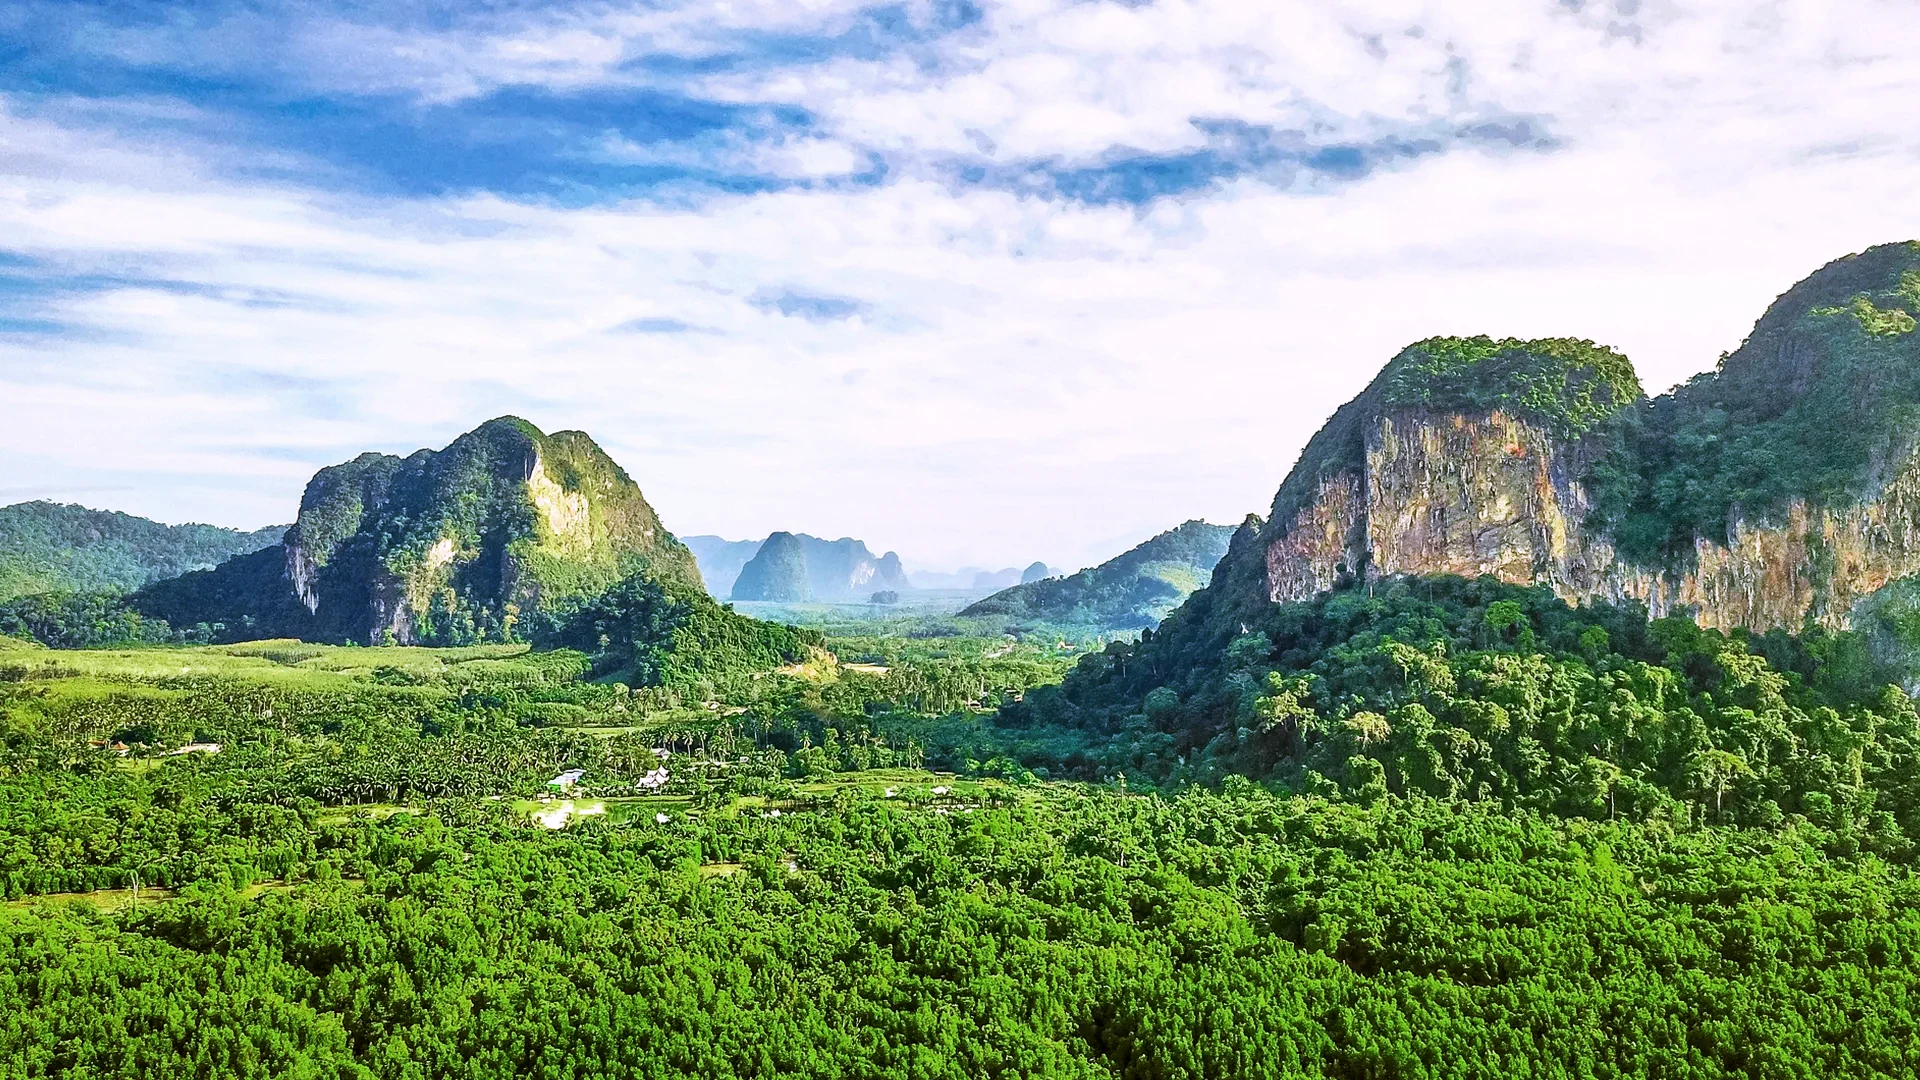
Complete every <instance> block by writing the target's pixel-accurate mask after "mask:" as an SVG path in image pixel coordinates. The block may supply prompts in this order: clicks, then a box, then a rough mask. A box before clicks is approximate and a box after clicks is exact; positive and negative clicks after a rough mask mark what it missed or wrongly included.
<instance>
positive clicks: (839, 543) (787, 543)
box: [730, 532, 913, 604]
mask: <svg viewBox="0 0 1920 1080" xmlns="http://www.w3.org/2000/svg"><path fill="white" fill-rule="evenodd" d="M912 587H913V586H912V585H911V584H910V583H909V582H908V581H907V574H906V571H905V570H904V569H902V568H901V566H900V556H898V555H896V554H894V553H893V552H891V551H889V552H887V553H886V554H885V555H881V556H878V557H876V556H875V555H874V554H873V552H872V551H870V550H868V548H867V545H866V544H865V543H864V542H862V541H859V540H855V539H853V538H851V537H844V536H843V537H841V538H840V539H838V540H822V539H820V538H819V537H816V536H808V535H807V534H806V533H789V532H777V533H774V534H773V535H772V536H769V537H767V538H766V539H765V540H764V541H762V542H761V544H760V547H759V550H757V551H756V552H755V553H754V555H753V557H752V558H751V559H749V560H748V561H747V562H746V563H745V565H743V566H742V567H741V569H740V573H739V575H738V577H736V578H735V580H734V583H733V587H732V589H731V590H730V595H731V596H732V598H733V599H735V600H773V601H781V602H786V603H797V602H806V601H815V602H819V603H842V604H844V603H864V602H865V601H866V600H867V599H868V598H869V597H871V596H872V595H873V594H875V593H877V592H895V593H897V592H901V591H903V590H906V589H910V588H912Z"/></svg>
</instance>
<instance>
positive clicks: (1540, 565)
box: [1262, 409, 1920, 630]
mask: <svg viewBox="0 0 1920 1080" xmlns="http://www.w3.org/2000/svg"><path fill="white" fill-rule="evenodd" d="M1362 438H1363V447H1362V451H1361V455H1360V457H1361V460H1362V462H1363V465H1362V466H1361V467H1360V468H1350V469H1344V470H1341V471H1339V472H1337V473H1335V474H1333V475H1331V476H1326V477H1323V478H1321V479H1320V481H1319V483H1318V485H1317V490H1316V492H1315V493H1314V495H1313V497H1311V498H1309V499H1307V500H1306V501H1305V503H1304V505H1302V506H1301V507H1300V508H1299V509H1298V510H1297V511H1296V512H1295V513H1294V514H1293V515H1292V516H1291V518H1289V519H1287V520H1284V521H1278V520H1277V521H1275V522H1274V523H1273V524H1272V525H1270V526H1269V527H1268V529H1267V530H1266V532H1265V534H1264V535H1263V537H1262V547H1263V551H1264V557H1265V563H1266V567H1265V570H1266V573H1265V582H1266V591H1267V596H1268V598H1269V599H1270V600H1274V601H1291V600H1304V599H1308V598H1311V597H1313V596H1315V595H1317V594H1319V593H1321V592H1324V591H1326V590H1328V589H1332V588H1335V587H1337V586H1340V585H1342V584H1346V583H1351V582H1354V581H1360V580H1364V581H1379V580H1382V579H1385V578H1391V577H1396V576H1402V575H1405V576H1421V575H1438V574H1452V575H1459V576H1462V577H1477V576H1481V575H1492V576H1494V577H1497V578H1499V579H1500V580H1502V581H1507V582H1511V583H1514V584H1521V585H1530V584H1543V585H1546V586H1548V587H1550V588H1552V589H1553V591H1554V592H1555V593H1556V594H1557V595H1559V596H1560V597H1561V598H1563V599H1565V600H1567V601H1568V602H1570V603H1587V602H1594V601H1606V602H1615V603H1618V602H1621V601H1637V602H1640V603H1643V604H1645V605H1646V607H1647V609H1648V611H1649V613H1650V614H1651V615H1653V616H1655V617H1659V616H1664V615H1668V614H1691V615H1692V616H1693V617H1694V618H1695V619H1697V620H1698V621H1699V622H1700V624H1701V625H1703V626H1707V627H1712V628H1717V629H1732V628H1734V627H1751V628H1754V629H1759V630H1766V629H1771V628H1774V627H1784V628H1787V629H1789V630H1799V629H1800V628H1801V627H1803V626H1805V625H1806V624H1807V623H1808V622H1810V621H1811V622H1813V623H1817V624H1819V625H1821V626H1824V627H1826V628H1828V629H1834V630H1838V629H1845V628H1847V627H1848V626H1849V625H1850V624H1851V621H1852V618H1853V615H1854V613H1855V611H1856V609H1857V605H1858V604H1859V603H1860V602H1861V601H1862V600H1864V599H1866V598H1868V597H1870V596H1871V595H1872V594H1874V593H1876V592H1878V591H1879V590H1880V589H1882V588H1884V587H1886V586H1887V585H1888V584H1890V583H1892V582H1895V581H1898V580H1900V579H1902V578H1905V577H1907V576H1909V575H1913V574H1916V573H1920V453H1916V454H1911V455H1909V456H1908V457H1906V458H1905V459H1904V460H1903V461H1902V462H1901V463H1900V464H1899V465H1897V466H1896V467H1894V468H1892V469H1890V470H1888V471H1887V479H1886V481H1885V486H1884V487H1883V488H1882V489H1881V490H1880V491H1879V492H1878V493H1877V494H1876V495H1875V496H1873V497H1871V498H1868V499H1865V500H1861V501H1858V502H1856V503H1854V504H1852V505H1848V506H1843V507H1837V508H1834V507H1828V508H1816V507H1812V506H1810V505H1809V504H1808V502H1807V500H1805V499H1795V500H1792V501H1791V502H1790V503H1789V504H1788V506H1787V508H1786V510H1785V511H1784V512H1783V513H1781V514H1779V515H1777V519H1776V520H1765V519H1758V520H1756V519H1754V518H1750V517H1748V516H1746V515H1744V514H1743V515H1738V516H1735V517H1733V518H1732V519H1731V521H1730V522H1729V524H1728V528H1727V533H1726V538H1725V539H1724V540H1722V539H1720V538H1716V537H1706V536H1699V537H1696V538H1695V541H1694V544H1693V549H1692V551H1691V552H1689V553H1687V555H1686V557H1685V558H1682V559H1679V560H1676V561H1675V564H1674V565H1670V566H1642V565H1636V564H1635V563H1633V562H1631V561H1629V560H1627V559H1625V558H1623V557H1622V556H1621V555H1620V554H1619V552H1618V551H1617V550H1616V548H1615V546H1614V544H1613V542H1612V540H1611V539H1610V537H1609V536H1608V535H1607V533H1606V532H1605V530H1604V528H1602V527H1599V526H1598V525H1596V523H1594V522H1593V521H1592V520H1591V518H1592V512H1593V500H1592V498H1591V493H1590V490H1589V484H1588V482H1587V480H1586V477H1587V476H1588V473H1589V470H1590V468H1591V466H1592V465H1593V463H1594V460H1595V458H1596V457H1597V455H1598V454H1599V453H1600V452H1601V448H1600V447H1599V446H1598V445H1597V444H1596V443H1595V442H1594V441H1592V440H1566V439H1561V438H1557V437H1555V436H1554V435H1551V434H1549V433H1548V432H1546V431H1544V430H1542V429H1541V428H1540V427H1539V426H1538V425H1535V424H1530V423H1528V422H1526V421H1523V420H1519V419H1516V418H1514V417H1511V416H1508V415H1506V414H1504V413H1500V412H1489V413H1481V414H1461V413H1452V412H1433V411H1423V410H1407V409H1401V410H1393V411H1390V412H1387V413H1385V414H1383V415H1380V416H1377V417H1375V418H1373V420H1372V422H1371V423H1369V424H1368V425H1366V426H1365V428H1364V430H1363V432H1362Z"/></svg>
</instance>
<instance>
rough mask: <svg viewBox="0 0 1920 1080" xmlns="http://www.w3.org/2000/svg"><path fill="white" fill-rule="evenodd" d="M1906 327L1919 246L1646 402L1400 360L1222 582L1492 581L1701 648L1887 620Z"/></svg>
mask: <svg viewBox="0 0 1920 1080" xmlns="http://www.w3.org/2000/svg"><path fill="white" fill-rule="evenodd" d="M1915 312H1920V244H1914V243H1903V244H1891V245H1886V246H1882V247H1878V248H1874V249H1872V250H1869V251H1867V252H1864V253H1862V254H1859V255H1853V256H1849V257H1847V258H1844V259H1841V260H1838V261H1836V262H1834V263H1832V264H1830V265H1828V266H1827V267H1825V268H1823V269H1821V270H1820V271H1818V272H1817V273H1815V274H1814V275H1812V276H1811V277H1809V278H1808V279H1807V280H1806V281H1803V282H1801V283H1800V284H1799V285H1796V286H1795V287H1794V288H1793V289H1791V290H1790V291H1788V292H1787V293H1786V294H1785V295H1784V296H1782V297H1780V299H1779V300H1777V301H1776V302H1775V303H1774V304H1773V305H1772V306H1771V307H1770V308H1769V309H1768V310H1767V312H1766V313H1765V314H1764V315H1763V316H1762V318H1761V319H1760V321H1759V323H1758V324H1757V325H1756V326H1755V327H1754V330H1753V333H1752V334H1751V335H1750V336H1749V337H1748V338H1747V340H1746V342H1745V343H1743V344H1742V345H1741V346H1740V348H1739V349H1737V350H1735V351H1734V352H1733V353H1731V354H1729V355H1728V356H1726V357H1725V358H1724V359H1723V360H1722V362H1721V364H1720V365H1719V367H1718V369H1717V370H1715V371H1712V372H1709V373H1707V374H1704V375H1701V376H1699V377H1698V378H1695V379H1694V380H1692V381H1691V382H1689V383H1687V384H1685V385H1684V386H1681V387H1679V388H1677V389H1676V390H1674V391H1673V392H1672V393H1669V394H1665V395H1662V396H1660V397H1658V398H1654V399H1651V400H1649V399H1647V398H1646V397H1645V396H1644V395H1643V394H1642V393H1641V390H1640V386H1639V382H1638V380H1637V379H1636V378H1635V376H1634V373H1633V368H1632V366H1631V364H1629V363H1628V361H1627V360H1626V358H1625V357H1622V356H1621V355H1620V354H1618V353H1616V352H1614V351H1612V350H1611V349H1607V348H1605V347H1603V346H1599V345H1594V344H1593V343H1591V342H1584V341H1575V340H1570V339H1550V340H1541V341H1512V340H1509V341H1495V340H1491V339H1487V338H1467V339H1461V338H1446V339H1433V340H1430V341H1423V342H1419V343H1417V344H1415V345H1412V346H1410V347H1408V348H1407V349H1406V350H1405V351H1404V352H1402V353H1401V354H1400V355H1399V356H1397V357H1395V358H1394V360H1393V361H1392V362H1391V363H1389V364H1388V365H1387V367H1386V369H1385V370H1384V371H1382V372H1381V374H1380V376H1379V377H1378V378H1376V379H1375V380H1374V382H1373V383H1372V384H1371V385H1370V386H1368V387H1367V389H1366V390H1365V391H1363V392H1362V393H1361V394H1360V396H1358V397H1357V398H1355V399H1354V400H1353V401H1351V402H1349V403H1348V404H1346V405H1345V406H1343V407H1342V408H1341V409H1340V410H1339V411H1338V412H1336V413H1335V414H1334V416H1333V418H1332V419H1331V420H1330V421H1329V422H1328V423H1327V425H1326V426H1325V427H1324V428H1322V429H1321V430H1320V432H1319V433H1318V434H1316V435H1315V436H1314V437H1313V439H1312V440H1311V441H1310V442H1309V443H1308V444H1307V447H1306V449H1305V451H1304V452H1303V453H1302V455H1301V458H1300V461H1299V463H1298V465H1297V466H1296V467H1295V468H1294V470H1293V472H1292V474H1290V475H1289V476H1288V477H1287V478H1286V480H1285V482H1284V483H1282V484H1281V486H1280V490H1279V492H1278V493H1277V495H1276V496H1275V499H1274V503H1273V508H1272V515H1271V517H1269V518H1268V520H1267V521H1266V522H1265V523H1264V525H1263V526H1262V527H1261V529H1260V535H1259V538H1258V542H1257V543H1255V544H1253V545H1252V546H1250V547H1249V548H1248V549H1247V554H1246V556H1245V558H1246V559H1247V560H1248V562H1247V564H1246V565H1244V566H1240V567H1237V568H1236V571H1235V575H1234V576H1235V577H1236V578H1237V579H1243V580H1245V581H1247V582H1257V584H1255V585H1253V586H1252V587H1253V588H1254V589H1255V590H1256V591H1258V592H1259V593H1260V594H1261V595H1262V596H1264V598H1265V599H1266V600H1267V601H1283V600H1306V599H1311V598H1312V597H1314V596H1315V595H1317V594H1319V593H1321V592H1323V591H1325V590H1328V589H1331V588H1335V587H1337V586H1339V585H1342V584H1346V583H1367V582H1377V581H1381V580H1385V579H1388V578H1392V577H1396V576H1402V575H1413V576H1420V575H1428V574H1458V575H1462V576H1467V577H1473V576H1477V575H1480V574H1491V575H1493V576H1495V577H1498V578H1500V579H1501V580H1504V581H1508V582H1513V583H1518V584H1531V583H1535V582H1538V583H1540V584H1544V585H1546V586H1548V587H1549V588H1551V589H1552V590H1553V591H1554V592H1555V593H1556V594H1557V595H1559V596H1561V597H1562V598H1564V599H1567V600H1569V601H1572V602H1576V603H1579V602H1589V601H1605V602H1612V603H1621V602H1636V603H1642V604H1645V605H1646V606H1647V607H1648V608H1649V610H1650V611H1651V612H1652V613H1653V614H1655V615H1664V614H1667V613H1688V614H1691V615H1693V616H1694V617H1696V618H1697V619H1699V620H1700V621H1701V622H1702V623H1703V624H1704V625H1708V626H1714V627H1720V628H1732V627H1743V626H1748V627H1755V628H1759V629H1762V630H1764V629H1768V628H1772V627H1784V628H1786V629H1790V630H1797V629H1799V628H1800V627H1801V626H1802V625H1803V624H1805V623H1806V622H1807V621H1808V620H1812V621H1814V622H1817V623H1818V624H1820V625H1822V626H1824V627H1826V628H1828V629H1835V630H1837V629H1842V628H1845V627H1848V626H1852V625H1855V624H1856V623H1858V622H1861V621H1862V620H1863V619H1864V620H1871V619H1874V618H1878V617H1879V616H1878V615H1877V614H1876V613H1879V612H1884V611H1886V610H1888V609H1889V608H1890V607H1891V608H1892V609H1894V611H1895V614H1894V616H1893V619H1894V621H1896V622H1897V621H1899V620H1900V619H1903V618H1906V616H1905V615H1904V614H1901V613H1902V612H1905V611H1909V610H1911V609H1912V601H1911V599H1910V598H1908V597H1907V596H1906V589H1905V587H1904V586H1898V583H1899V582H1900V581H1901V580H1902V579H1904V578H1906V577H1908V576H1910V575H1912V574H1914V573H1916V572H1920V334H1916V333H1915V331H1914V329H1913V326H1914V323H1915V314H1914V313H1915ZM1889 586H1896V587H1895V588H1894V589H1893V590H1892V591H1891V592H1887V591H1886V590H1888V587H1889ZM1883 621H1884V620H1883Z"/></svg>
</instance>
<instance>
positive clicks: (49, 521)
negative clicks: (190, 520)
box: [0, 502, 286, 601]
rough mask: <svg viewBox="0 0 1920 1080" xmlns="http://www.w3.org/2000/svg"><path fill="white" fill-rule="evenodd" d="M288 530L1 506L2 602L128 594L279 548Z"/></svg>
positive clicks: (47, 505)
mask: <svg viewBox="0 0 1920 1080" xmlns="http://www.w3.org/2000/svg"><path fill="white" fill-rule="evenodd" d="M285 531H286V527H285V526H276V527H274V528H267V529H259V530H256V531H254V532H239V531H237V530H234V529H222V528H219V527H217V526H213V525H162V524H160V523H159V522H157V521H149V520H147V519H146V518H142V517H134V516H133V515H132V514H122V513H119V512H117V511H111V510H89V509H87V508H85V507H81V506H71V505H64V504H61V503H52V502H26V503H15V504H14V505H12V506H4V507H0V601H4V600H10V599H13V598H14V597H19V596H28V595H33V594H41V593H125V592H131V591H133V590H134V589H138V588H140V587H141V586H143V585H148V584H151V583H153V582H155V581H160V580H163V579H165V578H171V577H178V576H179V575H181V574H184V573H186V572H188V571H190V570H205V569H208V568H210V567H213V566H215V565H218V564H219V563H221V562H224V561H226V560H227V559H228V558H231V557H232V556H234V555H240V554H244V553H246V552H249V551H258V550H259V549H261V548H264V547H271V546H273V545H274V544H278V543H279V542H280V537H281V534H282V533H284V532H285Z"/></svg>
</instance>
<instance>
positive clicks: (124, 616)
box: [0, 592, 176, 649]
mask: <svg viewBox="0 0 1920 1080" xmlns="http://www.w3.org/2000/svg"><path fill="white" fill-rule="evenodd" d="M0 635H8V636H12V637H21V638H31V639H33V640H35V641H38V642H41V643H43V644H46V645H51V646H53V647H54V648H57V649H89V648H99V647H102V646H126V645H153V644H164V643H166V642H170V641H173V640H176V639H175V635H174V632H173V627H172V626H170V625H168V623H167V622H166V620H164V619H149V618H147V617H145V616H143V615H141V614H140V613H139V612H138V611H135V610H133V609H132V608H131V607H129V606H128V605H127V603H126V599H125V598H124V597H122V596H120V595H118V594H115V593H67V592H56V593H34V594H32V595H29V596H21V597H17V598H15V599H12V600H8V601H6V602H5V603H0Z"/></svg>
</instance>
